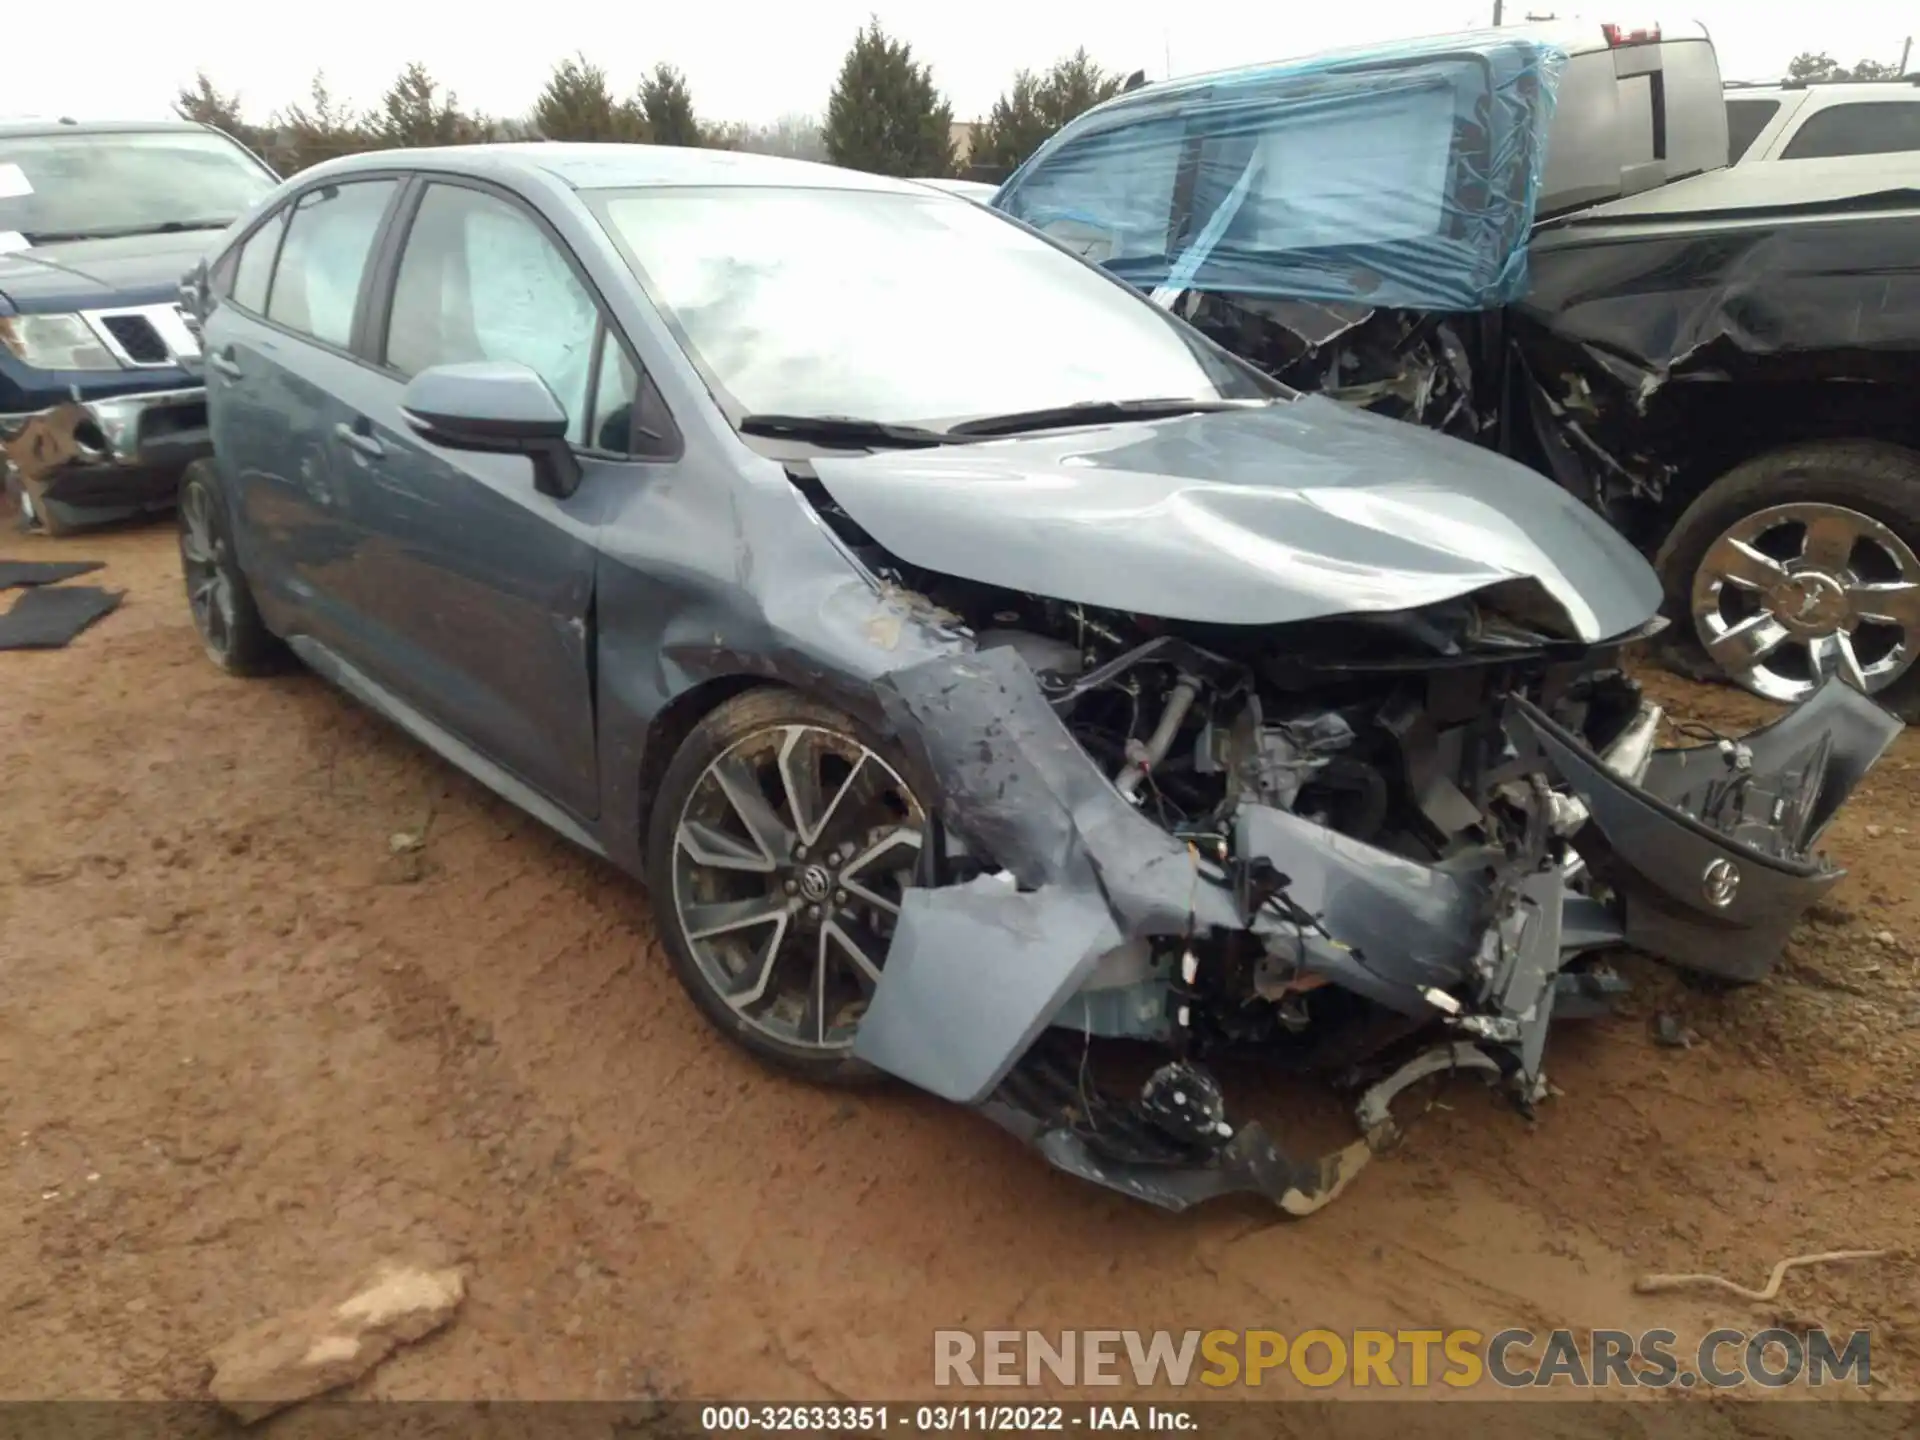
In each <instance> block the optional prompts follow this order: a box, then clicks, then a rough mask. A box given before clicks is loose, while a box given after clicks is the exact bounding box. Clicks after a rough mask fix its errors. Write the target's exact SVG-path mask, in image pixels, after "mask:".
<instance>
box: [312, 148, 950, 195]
mask: <svg viewBox="0 0 1920 1440" xmlns="http://www.w3.org/2000/svg"><path fill="white" fill-rule="evenodd" d="M395 166H398V167H400V168H404V169H416V168H417V169H432V170H443V171H451V172H453V173H455V174H464V175H474V176H479V177H483V178H493V179H508V178H511V177H513V176H515V175H522V176H524V175H529V174H534V173H545V174H547V175H551V176H553V177H554V178H555V179H558V180H559V181H561V182H562V183H563V184H566V185H570V186H572V187H573V188H574V189H576V190H629V189H645V188H649V187H653V186H667V185H742V186H748V185H751V186H769V185H779V186H792V187H796V188H807V189H817V190H885V191H892V192H895V193H898V194H901V195H925V194H926V193H927V192H926V190H925V188H924V187H922V186H920V185H916V184H914V183H913V182H912V181H909V180H894V179H891V178H889V177H887V176H884V175H868V174H864V173H862V172H861V171H858V170H843V169H841V168H839V167H838V166H835V165H819V164H815V163H814V162H813V161H810V160H788V159H785V158H782V157H780V156H777V155H751V154H748V153H746V152H745V151H740V150H707V149H696V148H693V147H689V146H681V145H607V144H585V143H579V144H574V143H557V142H552V141H544V140H532V141H515V142H509V143H502V144H493V145H448V146H442V147H438V148H434V149H425V150H374V151H369V152H366V153H364V154H360V155H350V156H346V157H343V158H342V159H339V160H331V161H328V162H327V163H326V164H324V165H319V166H315V167H314V169H313V171H312V172H311V174H313V175H327V174H339V173H344V172H347V171H352V170H361V169H372V168H376V167H378V168H382V169H386V168H392V167H395ZM303 178H304V177H303Z"/></svg>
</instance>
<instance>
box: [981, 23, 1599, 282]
mask: <svg viewBox="0 0 1920 1440" xmlns="http://www.w3.org/2000/svg"><path fill="white" fill-rule="evenodd" d="M1566 60H1567V57H1566V53H1565V52H1564V51H1562V50H1560V49H1558V48H1557V47H1555V46H1551V45H1547V44H1543V43H1542V42H1541V41H1539V40H1538V39H1531V38H1524V37H1521V36H1518V35H1512V34H1503V33H1502V32H1500V31H1494V30H1489V31H1479V32H1473V33H1470V34H1466V35H1450V36H1445V37H1441V38H1436V39H1433V40H1422V41H1409V42H1406V43H1403V44H1398V45H1393V46H1372V47H1369V48H1366V49H1357V50H1345V51H1337V52H1330V53H1326V54H1321V55H1316V56H1313V57H1310V58H1307V59H1301V60H1292V61H1284V62H1281V63H1277V64H1272V65H1261V66H1254V67H1250V68H1247V69H1242V70H1233V71H1227V72H1224V73H1221V74H1217V75H1207V76H1201V77H1198V78H1195V79H1190V80H1179V81H1172V82H1168V83H1166V84H1162V85H1154V86H1149V87H1148V88H1146V89H1143V90H1139V91H1136V92H1134V93H1132V94H1129V95H1124V96H1121V97H1120V98H1118V99H1116V100H1112V101H1109V102H1108V103H1106V104H1105V105H1102V106H1099V107H1097V108H1095V109H1093V110H1089V111H1088V112H1087V113H1086V114H1084V115H1082V116H1080V117H1079V118H1078V119H1077V120H1075V121H1074V122H1073V123H1072V124H1070V125H1068V126H1066V127H1065V128H1064V129H1063V130H1061V131H1060V133H1059V134H1057V135H1055V136H1054V137H1053V138H1052V139H1051V140H1049V141H1048V142H1047V143H1046V144H1044V145H1042V146H1041V147H1040V149H1039V150H1037V151H1035V152H1034V154H1033V155H1032V156H1031V157H1030V158H1029V159H1028V160H1027V161H1026V163H1025V164H1023V165H1022V166H1021V167H1020V168H1019V169H1018V170H1017V171H1015V172H1014V174H1013V175H1012V177H1011V178H1010V179H1008V181H1007V183H1006V184H1005V185H1003V186H1002V187H1001V189H1000V192H999V194H998V195H996V196H995V197H994V201H993V204H994V206H995V207H996V208H998V209H1000V210H1003V211H1005V212H1007V213H1008V214H1010V215H1013V216H1015V217H1016V218H1018V219H1021V220H1024V221H1026V222H1027V223H1028V224H1030V225H1032V226H1034V227H1035V228H1037V229H1039V230H1042V231H1045V232H1046V233H1048V234H1050V235H1052V236H1053V237H1054V238H1055V239H1057V240H1059V241H1060V242H1061V243H1063V244H1066V245H1068V246H1070V247H1072V248H1073V249H1075V250H1078V251H1079V252H1080V253H1082V254H1084V255H1085V256H1086V257H1087V258H1088V259H1090V260H1094V261H1097V262H1098V263H1100V264H1102V265H1105V266H1106V267H1107V268H1108V269H1110V270H1112V271H1113V272H1114V273H1115V274H1117V275H1119V276H1121V277H1122V278H1124V279H1126V280H1127V281H1129V282H1130V283H1132V284H1134V285H1136V286H1138V287H1139V288H1140V289H1142V290H1146V291H1149V292H1152V293H1154V294H1155V296H1156V298H1158V299H1160V300H1161V301H1162V302H1169V301H1170V300H1171V299H1172V298H1173V297H1174V296H1176V295H1178V294H1179V293H1181V292H1184V291H1193V290H1199V291H1209V292H1214V293H1229V294H1239V295H1247V296H1262V297H1271V298H1283V299H1294V300H1323V301H1349V302H1355V303H1359V304H1363V305H1368V306H1373V307H1376V308H1398V309H1417V310H1440V311H1470V310H1484V309H1492V308H1496V307H1498V306H1501V305H1505V304H1507V303H1509V302H1511V301H1513V300H1516V299H1518V298H1519V297H1520V295H1521V294H1522V293H1523V292H1524V291H1525V290H1526V286H1527V240H1528V235H1529V232H1530V231H1531V229H1532V226H1533V219H1534V209H1535V205H1536V202H1537V200H1538V198H1539V194H1540V181H1541V175H1542V173H1543V171H1544V169H1545V166H1546V145H1547V129H1548V125H1549V123H1550V122H1551V120H1552V117H1553V105H1554V97H1555V94H1556V92H1557V89H1558V85H1559V80H1560V75H1561V73H1562V71H1563V70H1564V69H1565V67H1566Z"/></svg>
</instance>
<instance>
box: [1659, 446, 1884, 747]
mask: <svg viewBox="0 0 1920 1440" xmlns="http://www.w3.org/2000/svg"><path fill="white" fill-rule="evenodd" d="M1656 566H1657V568H1658V570H1659V572H1660V579H1661V583H1662V585H1663V587H1664V588H1665V590H1666V594H1667V605H1668V614H1669V616H1670V618H1671V619H1672V620H1673V622H1674V624H1673V626H1672V627H1671V629H1670V630H1669V632H1668V633H1669V636H1670V637H1671V639H1670V641H1669V645H1668V652H1669V660H1670V662H1671V663H1672V664H1673V668H1675V669H1677V670H1679V671H1680V672H1681V673H1683V674H1688V675H1692V676H1694V677H1695V678H1698V679H1720V680H1727V681H1731V682H1732V683H1734V684H1736V685H1739V686H1741V687H1742V688H1744V689H1746V690H1749V691H1751V692H1752V693H1753V694H1756V695H1759V696H1762V697H1764V698H1766V699H1769V700H1776V701H1780V702H1782V703H1784V704H1797V703H1799V702H1800V701H1802V700H1804V699H1806V698H1807V696H1809V695H1811V694H1812V693H1813V692H1814V690H1815V689H1817V688H1818V687H1819V686H1820V685H1821V684H1822V683H1824V682H1825V681H1826V680H1827V679H1829V678H1832V677H1834V676H1839V677H1840V678H1842V679H1845V680H1846V681H1847V682H1848V683H1850V684H1852V685H1853V686H1854V687H1855V688H1856V689H1859V690H1861V691H1863V692H1864V693H1866V694H1868V695H1871V696H1873V697H1874V698H1875V699H1876V700H1878V701H1879V702H1880V703H1881V704H1882V705H1885V706H1886V707H1887V708H1889V709H1891V710H1894V711H1896V712H1898V713H1899V714H1900V715H1902V716H1903V717H1904V718H1906V719H1915V718H1920V668H1916V667H1915V665H1914V662H1915V660H1916V659H1920V454H1916V453H1915V452H1913V451H1911V450H1907V449H1905V448H1903V447H1901V446H1897V445H1888V444H1883V443H1879V442H1872V441H1822V442H1817V443H1810V444H1804V445H1795V446H1791V447H1789V448H1787V449H1784V450H1777V451H1774V452H1772V453H1770V454H1767V455H1762V456H1758V457H1757V458H1755V459H1752V460H1749V461H1747V462H1746V463H1745V464H1743V465H1740V466H1738V467H1737V468H1735V469H1734V470H1732V471H1730V472H1729V473H1728V474H1726V475H1724V476H1722V477H1721V478H1720V479H1719V480H1717V481H1715V482H1714V483H1713V484H1712V485H1710V486H1708V487H1707V489H1706V490H1705V491H1704V492H1703V493H1702V494H1701V495H1700V497H1699V498H1698V499H1697V500H1695V501H1694V502H1693V504H1691V505H1690V506H1688V507H1687V509H1686V511H1685V512H1684V513H1683V514H1682V515H1681V516H1680V519H1679V520H1678V521H1677V522H1676V523H1675V525H1674V527H1673V529H1672V530H1671V531H1670V532H1669V534H1668V536H1667V539H1666V542H1665V543H1664V544H1663V545H1662V546H1661V547H1660V553H1659V556H1658V558H1657V560H1656Z"/></svg>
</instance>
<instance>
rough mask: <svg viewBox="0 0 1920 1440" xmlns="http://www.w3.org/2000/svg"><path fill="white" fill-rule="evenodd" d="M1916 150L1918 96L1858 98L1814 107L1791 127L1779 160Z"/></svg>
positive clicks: (1918, 138)
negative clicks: (1900, 98) (1881, 98)
mask: <svg viewBox="0 0 1920 1440" xmlns="http://www.w3.org/2000/svg"><path fill="white" fill-rule="evenodd" d="M1902 150H1920V100H1877V101H1859V102H1856V103H1854V104H1851V105H1828V106H1825V107H1824V108H1822V109H1819V110H1816V111H1814V112H1813V114H1811V115H1809V116H1808V117H1807V121H1806V123H1805V124H1804V125H1802V126H1801V127H1800V128H1799V129H1798V130H1796V131H1794V133H1793V138H1792V139H1791V140H1789V141H1788V142H1787V148H1786V149H1785V150H1783V151H1781V152H1780V158H1781V159H1782V160H1825V159H1831V158H1833V157H1835V156H1840V155H1891V154H1895V153H1897V152H1899V151H1902Z"/></svg>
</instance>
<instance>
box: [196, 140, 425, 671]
mask: <svg viewBox="0 0 1920 1440" xmlns="http://www.w3.org/2000/svg"><path fill="white" fill-rule="evenodd" d="M400 192H401V181H400V179H399V178H398V177H396V176H391V175H389V176H377V177H372V178H367V179H360V178H357V177H356V178H355V179H352V180H347V181H340V182H336V183H326V184H321V185H317V186H314V187H312V188H310V189H308V190H306V191H304V192H302V193H300V194H299V195H297V196H295V197H293V199H292V200H290V201H289V202H288V203H287V204H286V205H283V206H282V207H281V208H280V209H279V210H277V211H275V212H273V213H272V214H271V215H269V216H268V217H266V219H265V220H263V221H262V222H261V223H260V224H258V225H257V226H256V227H255V228H254V230H253V231H252V233H251V234H250V235H249V236H248V237H246V239H245V240H244V241H243V242H242V243H241V245H240V246H239V248H238V249H237V250H236V251H235V252H234V254H233V264H232V267H231V270H230V272H228V271H227V266H226V264H225V262H223V264H222V266H221V267H218V270H217V272H216V276H215V290H216V294H217V295H218V297H219V298H218V303H217V305H216V306H215V307H214V309H213V311H212V313H211V314H210V315H209V316H208V318H207V320H206V322H205V352H206V358H205V365H206V377H207V389H208V397H207V398H208V419H209V423H210V425H211V427H212V430H213V441H214V451H215V454H216V456H217V457H218V463H219V465H220V468H221V475H222V478H223V480H224V481H225V483H226V487H227V493H228V496H229V498H230V500H231V502H232V504H233V509H234V518H235V522H236V523H235V530H236V536H235V539H236V544H237V546H238V548H239V552H240V558H241V562H242V564H243V565H244V566H245V567H246V570H247V574H248V577H249V579H250V580H251V581H252V583H253V585H254V587H255V590H256V592H257V594H258V598H259V599H260V601H261V603H262V605H263V607H264V608H265V609H266V611H267V617H268V619H269V621H270V622H271V623H272V624H273V625H274V626H275V628H276V629H278V630H280V631H282V633H299V634H308V635H312V636H313V637H314V638H316V639H318V640H321V641H322V642H324V643H325V644H327V645H328V646H330V647H332V648H334V649H337V650H339V651H340V652H341V653H343V654H346V655H348V656H349V657H351V658H354V659H355V661H356V663H360V661H361V657H362V656H363V655H364V652H365V651H366V648H367V646H368V643H369V636H368V635H367V633H366V632H365V629H364V627H363V626H361V625H360V624H359V623H358V622H357V608H358V602H357V598H356V596H355V594H354V592H353V585H352V558H353V554H354V550H355V547H356V546H357V545H358V544H359V540H360V532H359V529H358V526H357V523H356V520H355V518H354V515H353V513H352V509H351V505H350V502H349V498H348V496H347V493H346V489H345V486H344V483H343V482H344V480H345V478H346V471H345V470H344V469H343V460H344V456H343V452H342V450H341V447H340V446H339V445H338V443H337V442H336V440H335V432H336V430H337V429H338V428H340V427H341V425H342V422H343V421H344V420H345V418H346V415H347V412H346V410H345V409H344V408H343V405H342V402H341V400H340V399H339V398H338V397H339V395H340V394H341V392H342V391H343V390H345V389H347V388H349V386H350V384H351V382H352V381H353V379H354V378H355V376H356V375H358V374H359V373H360V372H361V371H362V370H363V369H364V368H365V362H364V361H362V360H360V359H358V358H356V356H355V355H354V354H353V351H352V340H353V336H354V333H355V327H356V322H357V320H358V318H359V315H360V312H361V310H362V308H363V306H364V304H365V301H366V293H367V289H368V286H367V283H366V282H367V279H368V276H369V274H370V261H371V259H372V256H373V254H374V252H375V250H376V248H377V244H378V240H379V237H380V234H381V232H382V229H383V227H384V226H385V225H386V223H387V220H388V217H389V215H390V213H391V212H392V210H393V208H394V202H395V200H396V199H397V198H398V196H399V194H400ZM222 272H225V273H222ZM223 282H224V285H223ZM223 288H224V293H220V292H221V291H222V289H223Z"/></svg>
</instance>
